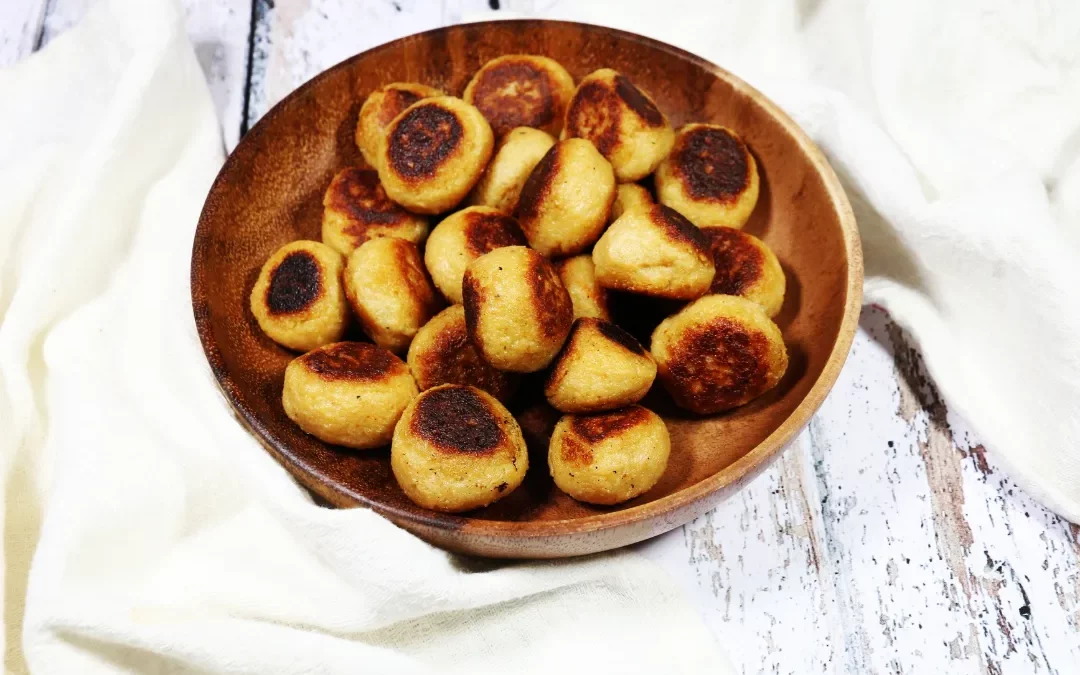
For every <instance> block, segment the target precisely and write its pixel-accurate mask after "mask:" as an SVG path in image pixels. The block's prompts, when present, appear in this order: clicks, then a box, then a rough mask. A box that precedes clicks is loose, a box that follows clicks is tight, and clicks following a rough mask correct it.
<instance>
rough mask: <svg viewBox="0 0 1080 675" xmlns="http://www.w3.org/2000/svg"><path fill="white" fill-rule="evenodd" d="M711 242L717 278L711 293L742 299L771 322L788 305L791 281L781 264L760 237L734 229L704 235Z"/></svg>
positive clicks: (712, 229)
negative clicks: (755, 304)
mask: <svg viewBox="0 0 1080 675" xmlns="http://www.w3.org/2000/svg"><path fill="white" fill-rule="evenodd" d="M701 233H702V234H703V235H705V239H706V240H707V241H708V242H709V251H711V252H712V258H713V265H714V266H715V267H716V276H715V277H713V282H712V286H711V287H710V288H709V292H710V293H716V294H718V295H739V296H742V297H744V298H746V299H747V300H751V301H753V302H756V303H757V304H759V305H761V308H762V309H764V310H765V314H767V315H768V316H769V317H770V318H771V317H774V316H776V315H777V313H779V312H780V307H781V306H782V305H783V304H784V291H785V290H786V288H787V280H786V279H785V278H784V270H783V268H781V267H780V261H779V260H777V259H776V254H775V253H773V252H772V249H771V248H769V247H768V245H767V244H766V243H765V242H763V241H761V240H760V239H758V238H757V237H755V236H753V235H750V234H747V233H745V232H742V231H740V230H735V229H732V228H730V227H709V228H706V229H704V230H702V231H701Z"/></svg>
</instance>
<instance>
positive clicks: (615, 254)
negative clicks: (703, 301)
mask: <svg viewBox="0 0 1080 675" xmlns="http://www.w3.org/2000/svg"><path fill="white" fill-rule="evenodd" d="M592 257H593V263H594V264H595V265H596V279H597V280H598V281H599V282H600V285H601V286H603V287H605V288H611V289H615V290H620V291H630V292H633V293H643V294H645V295H651V296H654V297H658V298H673V299H679V300H692V299H694V298H696V297H698V296H700V295H701V294H703V293H705V292H706V291H708V290H709V285H710V284H712V280H713V276H714V274H715V271H714V269H713V264H712V258H711V257H710V256H709V248H708V242H706V241H705V238H704V236H702V234H701V230H699V229H697V228H696V227H694V226H693V225H692V224H691V223H690V221H688V220H686V218H683V217H682V216H680V215H679V213H678V212H677V211H674V210H672V209H669V208H668V207H666V206H663V205H659V204H657V205H654V206H652V207H650V208H648V209H634V210H631V211H628V212H627V213H624V214H623V215H622V217H620V218H619V219H618V220H616V221H615V222H614V223H612V224H611V227H609V228H608V229H607V232H604V236H602V237H600V241H598V242H596V246H595V247H593V253H592Z"/></svg>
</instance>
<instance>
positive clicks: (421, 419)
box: [409, 385, 506, 455]
mask: <svg viewBox="0 0 1080 675" xmlns="http://www.w3.org/2000/svg"><path fill="white" fill-rule="evenodd" d="M409 428H410V429H411V430H412V432H413V433H414V434H416V435H417V436H419V437H420V438H422V439H424V440H425V441H427V442H428V443H430V444H431V445H432V446H433V447H435V448H438V449H439V450H442V451H443V452H447V453H460V454H470V455H481V454H487V453H490V452H492V451H494V450H495V449H496V448H498V447H499V445H500V444H501V443H502V442H503V441H504V439H505V438H506V434H505V432H504V431H503V429H502V423H501V421H500V419H499V418H498V417H496V416H495V414H494V413H493V412H492V411H491V407H490V406H489V405H488V402H487V401H485V400H484V399H483V398H482V397H481V396H480V394H478V393H477V392H476V391H475V390H473V389H472V388H471V387H465V386H460V385H448V386H445V387H440V388H438V389H429V390H428V391H426V392H424V393H423V394H421V395H420V400H419V401H417V402H416V408H415V409H414V410H413V415H412V419H411V420H410V423H409Z"/></svg>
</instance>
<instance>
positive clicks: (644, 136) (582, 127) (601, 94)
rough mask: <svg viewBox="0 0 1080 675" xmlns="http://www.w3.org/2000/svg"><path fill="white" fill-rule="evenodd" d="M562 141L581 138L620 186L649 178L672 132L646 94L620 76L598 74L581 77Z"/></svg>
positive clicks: (605, 71) (606, 71)
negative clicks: (606, 163) (605, 162)
mask: <svg viewBox="0 0 1080 675" xmlns="http://www.w3.org/2000/svg"><path fill="white" fill-rule="evenodd" d="M562 137H563V138H584V139H586V140H588V141H592V144H593V145H595V146H596V149H597V150H599V151H600V154H602V155H603V156H604V157H607V159H608V161H609V162H611V165H612V166H613V167H614V168H615V176H616V178H618V179H619V182H620V183H632V182H633V181H636V180H641V179H642V178H644V177H645V176H648V175H649V174H650V173H652V172H653V171H654V170H655V169H656V167H657V165H658V164H660V161H661V160H663V159H664V157H667V154H668V152H669V151H670V150H671V144H672V142H673V140H674V138H675V132H674V131H672V129H671V125H670V124H669V123H668V120H667V118H666V117H665V116H664V114H663V113H661V112H660V110H659V108H657V107H656V103H655V102H654V101H653V100H652V97H650V96H649V95H648V94H646V93H645V92H643V91H642V90H640V89H638V88H637V87H636V86H635V85H634V83H633V82H631V81H630V80H629V79H628V78H627V77H626V76H625V75H622V74H621V73H618V72H616V71H614V70H611V69H610V68H601V69H600V70H597V71H595V72H592V73H590V74H589V75H586V76H585V78H584V79H583V80H581V82H580V84H578V88H577V90H576V91H575V92H574V97H573V98H571V99H570V105H569V107H568V108H567V109H566V124H565V125H564V127H563V131H562Z"/></svg>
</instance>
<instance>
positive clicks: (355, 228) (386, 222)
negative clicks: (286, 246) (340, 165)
mask: <svg viewBox="0 0 1080 675" xmlns="http://www.w3.org/2000/svg"><path fill="white" fill-rule="evenodd" d="M427 234H428V219H427V218H426V217H424V216H418V215H416V214H414V213H409V212H408V211H406V210H405V209H403V208H401V207H400V206H398V205H397V204H395V203H394V202H392V201H390V198H389V197H387V196H386V191H385V190H383V187H382V184H381V183H379V174H378V173H376V172H375V171H372V170H370V169H357V168H354V167H350V168H347V169H342V170H341V171H339V172H338V174H337V175H336V176H334V179H333V180H332V181H330V187H328V188H326V194H324V195H323V219H322V240H323V243H324V244H326V245H327V246H330V247H331V248H333V249H334V250H336V251H337V252H338V253H341V254H342V255H349V254H350V253H352V252H353V249H355V248H356V247H357V246H359V245H360V244H363V243H364V242H365V241H367V240H368V239H374V238H375V237H397V238H398V239H404V240H406V241H411V242H412V243H414V244H417V245H419V244H420V243H421V242H423V241H424V238H425V237H427Z"/></svg>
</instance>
